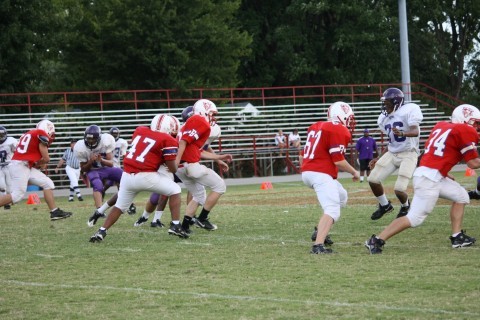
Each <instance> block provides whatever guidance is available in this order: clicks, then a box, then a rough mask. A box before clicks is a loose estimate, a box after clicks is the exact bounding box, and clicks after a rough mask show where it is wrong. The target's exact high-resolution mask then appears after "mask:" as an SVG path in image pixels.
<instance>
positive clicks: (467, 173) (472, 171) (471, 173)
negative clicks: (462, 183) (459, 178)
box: [465, 167, 477, 177]
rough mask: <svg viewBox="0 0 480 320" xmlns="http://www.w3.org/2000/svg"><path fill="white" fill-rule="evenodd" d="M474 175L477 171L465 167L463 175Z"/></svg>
mask: <svg viewBox="0 0 480 320" xmlns="http://www.w3.org/2000/svg"><path fill="white" fill-rule="evenodd" d="M476 175H477V173H476V172H475V170H473V169H471V168H468V167H467V170H466V171H465V177H474V176H476Z"/></svg>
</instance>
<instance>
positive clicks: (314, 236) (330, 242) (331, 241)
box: [311, 227, 333, 246]
mask: <svg viewBox="0 0 480 320" xmlns="http://www.w3.org/2000/svg"><path fill="white" fill-rule="evenodd" d="M311 239H312V241H313V242H315V241H316V240H317V227H314V230H313V233H312V237H311ZM323 244H324V245H326V246H331V245H332V244H333V240H332V238H330V235H328V234H327V236H326V237H325V240H323Z"/></svg>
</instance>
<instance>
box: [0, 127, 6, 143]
mask: <svg viewBox="0 0 480 320" xmlns="http://www.w3.org/2000/svg"><path fill="white" fill-rule="evenodd" d="M7 138H8V132H7V129H5V127H3V126H0V143H4V142H5V141H6V140H7Z"/></svg>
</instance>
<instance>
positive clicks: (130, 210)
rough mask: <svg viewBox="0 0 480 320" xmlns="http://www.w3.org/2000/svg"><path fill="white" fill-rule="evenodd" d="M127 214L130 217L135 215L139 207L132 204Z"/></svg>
mask: <svg viewBox="0 0 480 320" xmlns="http://www.w3.org/2000/svg"><path fill="white" fill-rule="evenodd" d="M127 213H128V214H129V215H134V214H135V213H137V207H136V206H135V204H134V203H132V204H131V205H130V207H129V208H128V210H127Z"/></svg>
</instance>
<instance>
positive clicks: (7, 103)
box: [0, 83, 463, 113]
mask: <svg viewBox="0 0 480 320" xmlns="http://www.w3.org/2000/svg"><path fill="white" fill-rule="evenodd" d="M388 87H399V88H401V87H402V84H401V83H390V84H349V85H312V86H291V87H286V86H285V87H269V88H197V89H191V90H186V91H179V90H175V89H159V90H118V91H81V92H34V93H11V94H8V93H2V94H0V108H2V109H5V111H7V109H8V108H14V107H17V108H18V107H20V108H26V110H25V111H27V112H29V113H33V112H35V111H36V110H35V109H37V108H40V107H53V106H57V107H59V106H61V107H62V108H63V109H64V111H65V112H67V111H69V110H70V109H72V108H75V107H80V106H83V107H88V108H90V109H92V110H100V111H103V110H104V109H105V108H111V109H113V110H116V109H135V110H136V109H140V108H143V107H147V106H148V107H151V106H152V104H153V105H156V106H159V107H163V108H165V109H167V110H169V109H170V108H172V107H174V106H185V105H188V104H192V103H194V102H195V101H196V100H198V99H201V98H206V99H210V100H212V101H214V102H216V103H219V104H232V105H233V104H234V103H240V102H246V101H248V102H251V103H253V104H256V105H263V106H265V105H270V104H302V103H306V102H313V101H314V102H317V103H318V102H321V103H328V102H333V101H337V100H345V101H346V102H349V103H350V102H362V101H372V100H378V98H379V97H380V96H381V94H382V93H383V91H384V90H385V89H386V88H388ZM411 88H412V92H410V94H411V96H412V99H413V100H422V101H425V100H430V101H431V102H432V103H433V104H434V105H435V106H436V107H437V108H448V109H449V108H452V107H454V106H456V105H458V104H461V103H463V102H462V101H461V100H459V99H456V98H454V97H452V96H450V95H448V94H445V93H443V92H440V91H438V90H436V89H434V88H432V87H430V86H428V85H426V84H423V83H412V84H411ZM430 101H426V102H427V103H429V102H430Z"/></svg>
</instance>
